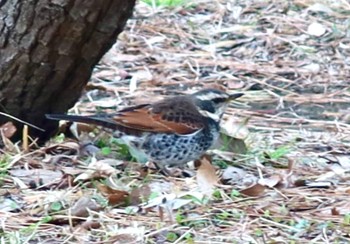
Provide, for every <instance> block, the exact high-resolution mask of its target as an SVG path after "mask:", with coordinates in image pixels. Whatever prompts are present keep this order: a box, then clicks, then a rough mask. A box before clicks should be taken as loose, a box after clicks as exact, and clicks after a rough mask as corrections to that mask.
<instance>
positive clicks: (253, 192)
mask: <svg viewBox="0 0 350 244" xmlns="http://www.w3.org/2000/svg"><path fill="white" fill-rule="evenodd" d="M265 189H266V187H265V186H262V185H260V184H255V185H253V186H250V187H248V188H246V189H243V190H240V191H239V192H240V193H241V194H243V195H246V196H249V197H258V196H261V195H262V194H263V193H264V191H265Z"/></svg>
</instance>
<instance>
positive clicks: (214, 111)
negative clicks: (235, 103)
mask: <svg viewBox="0 0 350 244" xmlns="http://www.w3.org/2000/svg"><path fill="white" fill-rule="evenodd" d="M191 96H192V98H193V99H194V102H195V104H196V106H197V107H198V109H199V112H200V113H201V114H202V115H204V116H206V117H209V118H211V119H213V120H214V121H217V122H219V121H220V119H221V117H222V115H223V114H224V112H225V110H226V108H227V105H228V104H229V102H230V101H232V100H234V99H236V98H239V97H241V96H243V93H235V94H228V93H226V92H224V91H220V90H216V89H204V90H200V91H198V92H196V93H193V94H192V95H191Z"/></svg>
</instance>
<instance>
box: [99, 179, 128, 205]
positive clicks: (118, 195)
mask: <svg viewBox="0 0 350 244" xmlns="http://www.w3.org/2000/svg"><path fill="white" fill-rule="evenodd" d="M96 187H97V189H99V190H100V192H101V193H102V194H103V195H104V196H106V197H107V198H108V203H109V205H117V204H120V203H125V202H126V200H127V198H128V197H129V193H128V192H126V191H122V190H117V189H112V188H111V187H109V186H107V185H104V184H101V183H97V184H96Z"/></svg>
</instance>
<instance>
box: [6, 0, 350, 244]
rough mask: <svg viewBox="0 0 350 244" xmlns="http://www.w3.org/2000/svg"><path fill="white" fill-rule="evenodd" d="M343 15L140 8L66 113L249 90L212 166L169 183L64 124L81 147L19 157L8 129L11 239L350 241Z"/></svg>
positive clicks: (300, 7) (33, 150) (313, 5)
mask: <svg viewBox="0 0 350 244" xmlns="http://www.w3.org/2000/svg"><path fill="white" fill-rule="evenodd" d="M349 12H350V5H349V3H348V2H347V1H330V0H320V1H299V0H293V1H282V0H278V1H258V0H251V1H224V0H219V1H207V0H203V1H200V2H198V1H189V2H183V3H182V4H178V5H175V6H173V7H170V8H169V7H164V6H152V5H148V4H146V3H145V2H143V1H140V2H139V3H138V4H137V6H136V9H135V13H134V17H133V18H132V19H130V20H129V21H128V24H127V26H126V28H125V30H124V32H123V33H122V34H121V35H120V36H119V38H118V42H117V43H116V44H115V45H114V46H113V47H112V48H111V50H110V51H109V52H108V53H107V54H106V55H105V56H104V58H103V59H102V60H101V62H100V64H99V65H97V66H96V67H95V70H94V72H93V75H92V78H91V81H90V82H89V84H88V85H87V87H86V91H85V93H84V94H83V96H82V98H81V100H80V101H79V102H78V103H77V104H76V105H75V106H74V108H72V112H74V113H79V114H91V113H94V112H96V111H104V112H114V111H115V110H116V109H120V108H122V107H125V106H129V105H132V104H140V103H144V102H154V101H156V100H159V99H161V98H162V97H166V96H173V95H178V94H183V93H191V92H193V91H195V90H197V89H201V88H205V87H216V88H225V87H227V88H229V90H230V91H231V92H234V91H235V90H239V91H243V92H244V93H245V95H244V96H243V97H242V98H240V100H239V103H235V104H233V105H232V106H230V107H229V108H228V110H227V114H226V116H225V119H224V121H223V128H224V129H223V136H222V138H224V139H223V141H221V142H220V143H219V145H217V147H216V149H215V150H211V151H210V153H211V154H212V155H213V160H212V162H209V161H205V163H203V164H201V166H200V167H199V169H197V170H193V169H191V168H190V170H192V171H194V172H195V175H196V176H195V177H188V178H186V177H178V178H173V177H164V176H162V175H160V174H159V173H157V172H154V171H153V170H152V169H145V168H144V167H143V165H141V164H139V163H135V162H134V161H135V159H134V158H133V155H130V153H128V152H127V151H125V147H123V146H122V145H120V144H118V143H115V142H112V141H111V140H110V138H109V137H108V135H106V133H100V132H99V130H98V129H96V128H94V127H86V126H84V125H77V126H76V127H73V128H71V129H69V124H67V125H63V126H61V127H60V129H61V131H62V132H64V131H67V128H68V130H70V132H68V134H69V133H71V134H74V135H75V137H76V138H79V140H78V142H77V140H72V139H67V138H64V137H60V136H58V137H56V138H54V139H53V140H52V141H51V142H49V143H48V144H47V145H46V146H45V147H38V146H36V145H35V143H32V144H31V141H30V140H29V141H28V146H26V147H25V149H28V148H29V150H23V149H22V146H21V144H18V143H12V142H11V141H9V140H8V139H9V138H10V137H11V134H12V133H13V131H15V130H16V128H14V127H13V126H12V125H11V124H5V125H0V132H1V142H0V146H1V149H0V150H1V154H0V176H1V178H0V181H1V184H2V187H1V191H0V192H1V196H0V201H1V202H0V210H1V211H0V218H1V219H2V228H3V231H4V235H3V236H2V238H3V240H4V242H9V243H10V242H19V243H22V242H23V243H24V242H37V243H44V242H48V241H51V242H52V241H53V240H54V241H55V242H57V243H62V242H66V243H77V242H78V243H79V242H84V243H87V242H88V243H102V242H104V243H127V242H129V243H233V242H238V243H266V242H296V243H310V242H312V243H333V242H338V243H348V242H349V241H350V236H349V233H350V208H349V204H348V199H349V192H350V179H349V165H350V163H349V158H350V142H349V138H350V136H349V134H350V125H349V123H350V119H349V118H350V117H349V112H350V111H349V108H350V93H349V86H350V83H349V78H350V67H349V66H350V59H349V57H350V39H349V36H350V34H349V22H348V15H349ZM82 134H84V135H82ZM228 139H232V140H228ZM136 156H137V155H136ZM191 175H193V174H190V175H189V176H191ZM187 176H188V175H187Z"/></svg>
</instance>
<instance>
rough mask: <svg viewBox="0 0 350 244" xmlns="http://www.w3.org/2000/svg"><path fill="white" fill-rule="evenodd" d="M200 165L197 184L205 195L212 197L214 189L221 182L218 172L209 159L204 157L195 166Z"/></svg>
mask: <svg viewBox="0 0 350 244" xmlns="http://www.w3.org/2000/svg"><path fill="white" fill-rule="evenodd" d="M198 161H199V162H198ZM198 163H200V166H199V168H198V169H197V183H198V186H199V189H200V190H201V191H202V192H203V193H205V194H207V195H211V194H212V193H213V190H214V187H215V186H216V184H217V183H218V181H219V178H218V176H217V175H216V170H215V168H214V166H213V165H212V164H211V162H210V161H209V158H208V157H205V156H203V157H202V158H201V159H200V160H196V162H195V164H198Z"/></svg>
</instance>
